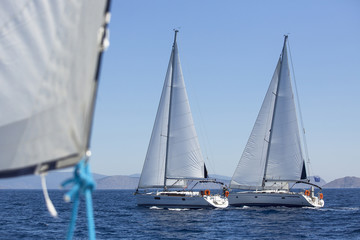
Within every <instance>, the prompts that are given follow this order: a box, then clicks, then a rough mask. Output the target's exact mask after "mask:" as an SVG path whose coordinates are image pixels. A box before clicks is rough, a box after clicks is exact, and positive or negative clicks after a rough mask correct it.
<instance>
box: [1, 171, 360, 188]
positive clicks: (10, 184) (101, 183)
mask: <svg viewBox="0 0 360 240" xmlns="http://www.w3.org/2000/svg"><path fill="white" fill-rule="evenodd" d="M71 175H72V173H70V172H52V173H49V174H48V175H47V177H46V180H47V186H48V188H49V189H60V185H61V183H62V182H63V181H64V180H66V179H68V178H70V177H71ZM93 177H94V179H95V181H96V189H136V188H137V185H138V182H139V174H132V175H128V176H126V175H116V176H106V175H101V174H93ZM210 177H212V178H216V179H217V180H218V181H221V182H223V183H225V184H227V185H229V182H230V179H231V178H230V177H227V176H221V175H212V176H210ZM312 182H313V181H312ZM314 183H315V184H317V185H319V186H320V187H322V188H360V178H359V177H350V176H346V177H343V178H338V179H335V180H333V181H331V182H329V183H326V182H325V181H324V180H323V179H320V182H314ZM297 188H304V186H303V185H301V186H297ZM0 189H41V182H40V178H39V177H38V176H23V177H17V178H6V179H0Z"/></svg>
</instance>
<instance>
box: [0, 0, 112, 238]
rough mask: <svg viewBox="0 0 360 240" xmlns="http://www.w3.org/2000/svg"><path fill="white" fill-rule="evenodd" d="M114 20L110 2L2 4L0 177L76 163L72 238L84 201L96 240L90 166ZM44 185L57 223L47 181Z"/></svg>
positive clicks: (34, 0) (36, 0)
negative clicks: (104, 63) (104, 60)
mask: <svg viewBox="0 0 360 240" xmlns="http://www.w3.org/2000/svg"><path fill="white" fill-rule="evenodd" d="M109 17H110V13H109V1H107V0H86V1H85V0H84V1H71V0H69V1H45V0H43V1H42V0H23V1H13V0H3V1H0V53H1V54H0V89H1V92H2V93H1V94H0V109H1V115H0V178H5V177H14V176H19V175H25V174H43V173H46V172H47V171H49V170H53V169H60V168H64V167H69V166H73V165H75V164H78V165H77V167H76V168H75V173H74V178H73V179H70V180H68V181H66V184H69V183H71V184H73V188H72V190H71V191H70V192H69V193H68V194H67V196H69V198H71V200H73V201H74V205H73V206H74V210H73V211H72V220H71V223H70V226H69V231H68V237H67V238H68V239H71V238H72V236H73V231H74V228H75V220H76V214H77V206H78V201H79V195H80V194H85V199H86V206H87V217H88V229H89V238H90V239H94V238H95V230H94V228H95V227H94V220H93V213H92V200H91V192H92V190H93V189H94V182H93V179H92V177H91V173H90V170H89V164H88V159H89V157H90V154H89V153H90V150H89V147H90V134H91V126H92V119H93V114H94V106H95V99H96V93H97V86H98V78H99V69H100V60H101V54H102V51H103V50H104V48H106V46H108V40H107V39H106V38H107V24H108V21H109ZM81 159H83V160H82V161H80V160H81ZM42 185H43V190H44V197H45V201H46V205H47V207H48V209H49V211H50V213H51V214H52V215H53V216H56V215H57V213H56V210H55V208H54V206H53V205H52V203H51V200H50V198H49V196H48V193H47V190H46V184H45V180H44V178H43V181H42Z"/></svg>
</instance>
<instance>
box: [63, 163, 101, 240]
mask: <svg viewBox="0 0 360 240" xmlns="http://www.w3.org/2000/svg"><path fill="white" fill-rule="evenodd" d="M86 160H87V158H86V159H83V160H81V161H80V162H79V163H78V164H77V165H76V166H75V169H74V177H73V178H71V179H68V180H66V181H64V182H63V183H62V184H61V185H62V186H63V187H65V186H66V185H69V184H73V186H72V188H71V189H70V191H68V192H67V193H66V194H65V195H64V199H65V201H66V202H69V201H73V209H72V216H71V221H70V225H69V229H68V233H67V237H66V239H68V240H70V239H72V238H73V235H74V230H75V225H76V218H77V213H78V207H79V198H80V195H82V194H83V195H85V201H86V213H87V220H88V232H89V233H88V234H89V239H91V240H93V239H95V238H96V237H95V224H94V215H93V207H92V198H91V193H92V191H93V190H94V188H95V182H94V180H93V178H92V175H91V172H90V167H89V163H88V162H87V161H86Z"/></svg>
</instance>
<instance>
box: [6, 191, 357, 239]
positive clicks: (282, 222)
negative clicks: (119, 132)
mask: <svg viewBox="0 0 360 240" xmlns="http://www.w3.org/2000/svg"><path fill="white" fill-rule="evenodd" d="M323 193H324V199H325V207H324V208H321V209H311V208H285V207H274V208H258V207H244V208H235V207H229V208H227V209H202V210H176V209H175V210H165V209H156V208H144V207H138V206H137V205H136V202H135V197H134V195H133V191H127V190H126V191H125V190H97V191H95V192H94V195H93V199H94V208H95V210H94V211H95V212H94V214H95V225H96V236H97V238H98V239H360V189H341V190H335V189H325V190H323ZM49 194H50V197H51V199H52V200H53V202H54V205H55V207H56V209H57V211H58V212H59V217H58V218H56V219H54V218H52V217H50V215H49V214H48V212H47V210H46V207H45V203H44V200H43V195H42V192H41V191H39V190H0V239H64V238H65V236H66V232H67V227H68V223H69V221H70V212H71V204H69V203H65V202H64V201H63V197H62V196H63V194H64V192H63V191H60V190H59V191H56V190H53V191H50V192H49ZM79 211H80V212H79V217H78V221H77V225H76V230H75V235H74V238H75V239H86V238H87V225H86V218H85V204H84V202H82V203H81V204H80V209H79Z"/></svg>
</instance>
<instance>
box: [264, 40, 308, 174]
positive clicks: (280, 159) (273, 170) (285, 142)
mask: <svg viewBox="0 0 360 240" xmlns="http://www.w3.org/2000/svg"><path fill="white" fill-rule="evenodd" d="M277 98H278V99H277V102H276V107H275V110H274V118H273V127H272V130H271V131H272V136H271V144H270V149H269V156H268V166H267V171H266V176H265V178H266V180H300V178H301V175H302V170H303V165H304V158H303V156H302V150H301V141H300V134H299V128H298V121H297V116H296V108H295V101H294V95H293V92H292V87H291V79H290V70H289V64H288V57H287V47H286V44H284V50H283V56H282V67H281V72H280V78H279V87H278V92H277Z"/></svg>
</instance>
